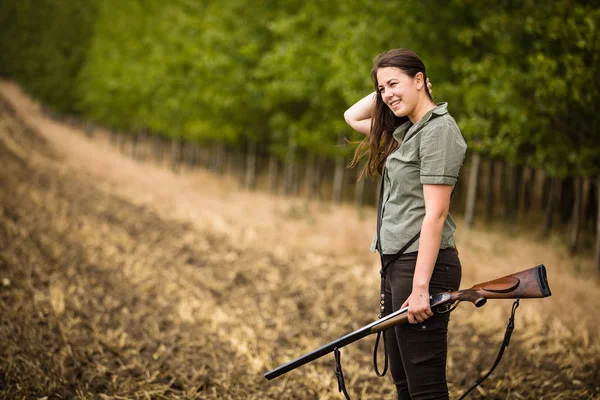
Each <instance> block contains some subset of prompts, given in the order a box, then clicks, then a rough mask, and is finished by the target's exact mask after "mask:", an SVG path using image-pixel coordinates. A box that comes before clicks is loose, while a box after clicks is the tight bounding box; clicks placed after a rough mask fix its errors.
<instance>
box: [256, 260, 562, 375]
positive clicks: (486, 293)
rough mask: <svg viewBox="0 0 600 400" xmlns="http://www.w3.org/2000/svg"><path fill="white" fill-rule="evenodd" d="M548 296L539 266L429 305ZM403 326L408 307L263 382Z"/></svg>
mask: <svg viewBox="0 0 600 400" xmlns="http://www.w3.org/2000/svg"><path fill="white" fill-rule="evenodd" d="M550 295H551V293H550V287H549V286H548V280H547V278H546V267H544V265H543V264H540V265H538V266H537V267H533V268H530V269H527V270H525V271H521V272H517V273H514V274H511V275H507V276H504V277H502V278H498V279H495V280H492V281H488V282H483V283H479V284H477V285H475V286H473V287H472V288H470V289H463V290H458V291H456V292H442V293H438V294H434V295H432V296H430V304H431V310H432V311H433V312H434V313H438V314H443V313H447V312H450V311H452V310H454V309H455V308H456V306H457V305H458V303H460V302H461V301H469V302H471V303H473V304H474V305H475V307H481V306H483V305H484V304H485V303H486V302H487V299H535V298H542V297H548V296H550ZM406 322H408V307H404V308H402V309H400V310H398V311H396V312H394V313H391V314H389V315H387V316H385V317H383V318H380V319H378V320H377V321H374V322H371V323H370V324H368V325H366V326H364V327H362V328H360V329H358V330H356V331H354V332H351V333H349V334H347V335H345V336H342V337H340V338H339V339H337V340H334V341H333V342H331V343H328V344H326V345H324V346H322V347H319V348H318V349H316V350H314V351H312V352H310V353H308V354H305V355H303V356H301V357H298V358H296V359H294V360H292V361H290V362H288V363H286V364H283V365H280V366H279V367H277V368H275V369H273V370H271V371H268V372H267V373H265V378H267V380H271V379H274V378H277V377H278V376H281V375H283V374H285V373H287V372H290V371H291V370H294V369H296V368H298V367H301V366H302V365H304V364H307V363H309V362H311V361H314V360H316V359H317V358H320V357H323V356H324V355H326V354H329V353H331V352H333V351H335V350H337V349H340V348H342V347H344V346H347V345H349V344H350V343H353V342H356V341H357V340H360V339H362V338H364V337H366V336H369V335H371V334H374V333H378V332H381V331H384V330H386V329H389V328H392V327H394V326H396V325H399V324H403V323H406Z"/></svg>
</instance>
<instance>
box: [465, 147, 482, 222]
mask: <svg viewBox="0 0 600 400" xmlns="http://www.w3.org/2000/svg"><path fill="white" fill-rule="evenodd" d="M480 162H481V155H480V154H479V153H473V156H472V157H471V168H470V170H469V186H468V188H467V204H466V207H465V226H466V229H467V230H469V229H471V226H472V225H473V218H474V216H475V203H476V202H477V183H478V181H479V164H480Z"/></svg>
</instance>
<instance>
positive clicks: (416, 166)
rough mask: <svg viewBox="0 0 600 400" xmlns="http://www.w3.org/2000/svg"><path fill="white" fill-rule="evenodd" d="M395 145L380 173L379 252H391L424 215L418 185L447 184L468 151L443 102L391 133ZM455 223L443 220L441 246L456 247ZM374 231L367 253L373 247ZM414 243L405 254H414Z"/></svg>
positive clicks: (416, 228)
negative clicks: (381, 191)
mask: <svg viewBox="0 0 600 400" xmlns="http://www.w3.org/2000/svg"><path fill="white" fill-rule="evenodd" d="M393 135H394V138H395V139H396V140H397V141H398V143H399V147H398V148H397V149H396V150H395V151H394V152H393V153H392V154H390V155H389V156H388V158H387V160H386V164H385V169H384V174H383V177H382V179H383V208H382V218H381V251H382V253H383V254H396V253H397V252H398V251H399V250H400V248H402V246H404V245H405V244H406V243H407V242H408V241H409V240H410V239H411V238H412V237H413V236H415V235H416V233H417V232H419V231H420V230H421V225H422V224H423V218H424V217H425V199H424V196H423V185H426V184H433V185H451V186H454V185H455V184H456V181H457V180H458V172H459V170H460V167H461V165H462V162H463V160H464V157H465V152H466V150H467V144H466V143H465V140H464V138H463V137H462V134H461V133H460V130H459V129H458V125H456V121H455V120H454V118H452V116H450V114H448V104H447V103H440V104H439V105H437V107H435V108H434V109H432V110H430V111H429V112H427V114H425V115H424V116H423V118H421V120H420V121H418V122H417V123H416V124H414V125H413V124H412V123H411V122H410V121H409V122H406V123H404V124H403V125H400V126H399V127H398V128H396V130H395V131H394V133H393ZM455 230H456V224H455V222H454V219H453V218H452V216H451V215H450V214H448V216H447V217H446V221H445V222H444V228H443V232H442V241H441V244H440V248H441V249H444V248H448V247H455V244H454V236H453V233H454V231H455ZM377 236H378V235H377V232H375V235H374V237H373V242H372V244H371V251H373V252H375V251H376V249H377ZM418 248H419V241H418V240H417V241H416V242H415V243H413V244H412V245H411V246H410V247H409V248H408V249H406V251H405V252H406V253H409V252H412V251H417V250H418Z"/></svg>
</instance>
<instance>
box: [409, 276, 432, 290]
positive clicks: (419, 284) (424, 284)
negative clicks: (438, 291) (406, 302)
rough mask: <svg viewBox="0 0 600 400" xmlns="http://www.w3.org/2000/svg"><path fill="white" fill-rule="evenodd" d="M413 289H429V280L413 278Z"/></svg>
mask: <svg viewBox="0 0 600 400" xmlns="http://www.w3.org/2000/svg"><path fill="white" fill-rule="evenodd" d="M413 290H414V291H425V290H429V281H425V280H416V279H415V280H413Z"/></svg>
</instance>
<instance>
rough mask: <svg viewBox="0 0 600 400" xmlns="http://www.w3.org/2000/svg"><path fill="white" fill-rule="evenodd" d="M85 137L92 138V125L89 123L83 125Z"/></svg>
mask: <svg viewBox="0 0 600 400" xmlns="http://www.w3.org/2000/svg"><path fill="white" fill-rule="evenodd" d="M85 135H86V136H87V137H89V138H93V137H94V123H93V122H91V121H86V123H85Z"/></svg>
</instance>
